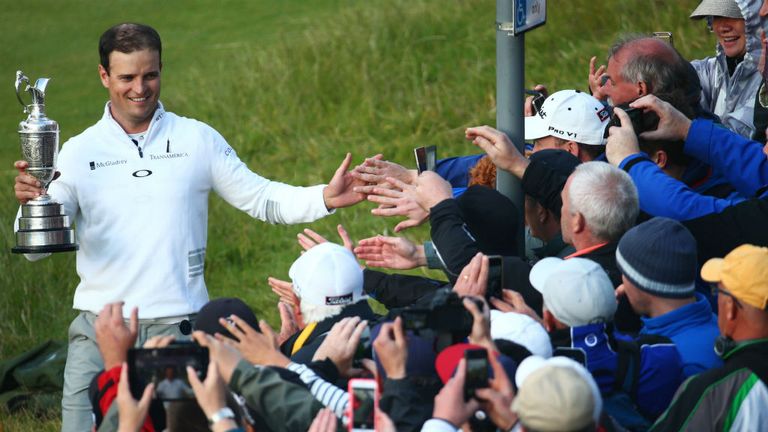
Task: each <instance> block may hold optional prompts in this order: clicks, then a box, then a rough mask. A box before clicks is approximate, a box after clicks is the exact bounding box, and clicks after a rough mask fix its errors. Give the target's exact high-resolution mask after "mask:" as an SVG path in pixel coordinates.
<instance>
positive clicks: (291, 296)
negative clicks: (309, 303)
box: [267, 276, 299, 307]
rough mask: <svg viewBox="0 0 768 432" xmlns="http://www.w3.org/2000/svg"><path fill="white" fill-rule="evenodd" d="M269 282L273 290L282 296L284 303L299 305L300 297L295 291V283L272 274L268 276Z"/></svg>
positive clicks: (281, 299)
mask: <svg viewBox="0 0 768 432" xmlns="http://www.w3.org/2000/svg"><path fill="white" fill-rule="evenodd" d="M267 283H268V284H269V287H270V288H272V292H273V293H275V294H277V296H278V297H280V301H281V302H282V303H285V304H287V305H289V306H291V307H298V306H299V298H298V297H297V296H296V293H295V292H293V284H291V283H290V282H288V281H284V280H280V279H277V278H273V277H271V276H270V277H268V278H267Z"/></svg>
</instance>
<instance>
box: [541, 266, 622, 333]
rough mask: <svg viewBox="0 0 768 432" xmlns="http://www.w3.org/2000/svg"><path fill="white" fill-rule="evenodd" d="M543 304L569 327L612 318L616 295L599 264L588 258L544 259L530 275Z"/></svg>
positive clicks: (607, 320)
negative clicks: (542, 299)
mask: <svg viewBox="0 0 768 432" xmlns="http://www.w3.org/2000/svg"><path fill="white" fill-rule="evenodd" d="M529 278H530V280H531V285H533V287H534V288H536V290H538V291H539V292H540V293H541V295H542V297H543V298H544V306H545V307H546V308H547V309H548V310H549V311H550V312H551V313H552V315H554V316H555V318H557V319H558V321H560V322H562V323H563V324H565V325H567V326H569V327H579V326H583V325H587V324H595V323H601V322H610V321H613V315H614V314H615V313H616V307H617V303H616V295H615V292H614V289H613V283H611V280H610V279H609V278H608V275H607V274H606V273H605V270H603V268H602V267H600V264H598V263H596V262H594V261H591V260H588V259H585V258H570V259H567V260H563V259H560V258H554V257H549V258H544V259H543V260H541V261H539V262H537V263H536V265H534V266H533V268H532V269H531V273H530V275H529Z"/></svg>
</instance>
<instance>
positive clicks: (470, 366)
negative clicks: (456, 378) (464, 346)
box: [464, 349, 489, 401]
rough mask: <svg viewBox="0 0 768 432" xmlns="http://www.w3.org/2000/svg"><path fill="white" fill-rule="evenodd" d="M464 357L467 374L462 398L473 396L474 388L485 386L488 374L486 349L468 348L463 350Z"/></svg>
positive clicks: (486, 385)
mask: <svg viewBox="0 0 768 432" xmlns="http://www.w3.org/2000/svg"><path fill="white" fill-rule="evenodd" d="M464 359H466V361H467V376H466V378H465V380H464V400H466V401H468V400H470V399H472V398H473V397H475V390H477V389H481V388H487V387H488V385H489V383H488V380H489V376H488V351H486V350H485V349H470V350H466V351H464Z"/></svg>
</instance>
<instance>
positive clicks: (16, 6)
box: [0, 0, 714, 430]
mask: <svg viewBox="0 0 768 432" xmlns="http://www.w3.org/2000/svg"><path fill="white" fill-rule="evenodd" d="M697 3H698V1H697V0H685V1H679V2H668V1H661V0H653V1H651V0H622V1H609V2H600V3H594V2H591V1H587V0H550V1H549V11H548V12H549V20H548V23H547V24H546V25H545V26H544V27H542V28H540V29H537V30H534V31H532V32H530V33H528V34H527V35H526V86H527V87H532V86H533V85H534V84H536V83H545V84H547V85H548V86H549V88H550V90H558V89H565V88H581V89H585V88H586V75H587V65H588V61H589V57H590V56H592V55H597V56H598V57H599V58H601V59H602V58H604V57H605V53H606V52H607V49H608V47H609V45H610V44H611V42H612V41H613V40H614V39H615V37H616V36H617V35H618V34H619V33H622V32H630V31H633V32H650V31H658V30H665V31H672V32H674V34H675V44H676V46H677V47H678V49H679V50H680V51H681V52H682V53H683V55H685V56H686V57H688V58H701V57H704V56H706V55H709V54H710V53H711V52H712V51H713V47H714V40H713V39H712V36H711V35H710V34H709V33H708V32H707V31H706V29H705V28H704V26H703V24H701V23H696V22H691V21H690V20H689V19H688V18H687V15H688V14H689V13H690V11H691V10H693V8H694V7H695V5H696V4H697ZM0 10H3V12H2V14H0V28H2V29H3V32H2V35H1V36H0V58H1V59H2V60H1V61H0V78H1V79H0V83H6V84H3V85H4V87H0V101H2V103H0V142H2V143H3V144H2V146H0V184H4V185H6V186H5V187H0V221H4V222H3V223H0V239H2V244H3V245H4V248H5V250H6V251H7V250H8V249H10V247H11V246H12V245H13V244H14V235H13V231H12V225H11V223H12V221H13V217H14V215H15V212H16V209H17V206H16V204H15V199H14V197H13V191H12V184H13V177H14V176H15V173H14V171H13V170H12V169H11V166H12V161H13V160H16V159H18V158H19V156H20V152H19V149H18V137H17V135H16V129H17V125H18V122H19V121H20V120H22V119H23V117H24V116H23V115H22V113H21V107H20V106H19V105H18V103H17V102H16V100H15V95H14V94H13V90H12V89H11V79H12V77H13V76H14V73H15V71H16V69H18V68H22V69H23V70H24V71H25V72H26V73H27V74H28V76H30V77H31V78H33V79H34V78H37V77H40V76H49V77H52V78H53V80H52V81H51V84H50V91H49V95H48V105H49V108H48V114H49V116H50V117H51V118H54V119H56V120H57V121H58V122H59V123H60V125H61V129H62V142H64V141H65V140H66V139H67V138H69V137H71V136H73V135H75V134H77V133H79V132H80V131H82V130H83V129H84V128H85V127H87V126H89V125H91V124H92V123H94V122H95V121H96V120H97V119H98V118H99V117H100V115H101V113H102V110H103V105H104V102H105V100H106V92H105V91H104V90H103V89H102V87H101V84H100V83H99V81H98V79H97V75H96V66H97V63H98V57H97V53H96V44H97V40H98V36H99V35H100V34H101V32H102V31H103V30H104V29H106V28H107V27H109V26H110V25H112V24H114V23H117V22H121V21H139V22H146V23H149V24H151V25H153V26H155V27H156V28H157V29H158V30H159V32H160V34H161V35H162V37H163V42H164V52H163V61H164V62H163V63H164V69H163V82H164V85H163V95H162V100H163V102H164V103H165V105H166V107H167V108H168V109H169V110H171V111H174V112H176V113H178V114H181V115H184V116H187V117H193V118H197V119H200V120H202V121H205V122H207V123H209V124H211V125H212V126H214V127H215V128H216V129H218V130H219V131H220V132H221V133H222V134H223V135H224V136H225V137H226V138H227V139H228V140H229V142H230V144H231V145H232V146H233V147H234V148H235V149H236V150H237V151H238V154H239V155H240V157H241V158H242V159H243V160H244V161H246V162H247V163H248V165H249V166H250V167H251V168H252V169H254V170H255V171H257V172H259V173H260V174H262V175H264V176H267V177H270V178H273V179H278V180H281V181H284V182H287V183H292V184H314V183H318V182H326V181H327V180H328V179H329V178H330V176H331V175H332V173H333V171H334V170H335V168H336V166H337V165H338V163H339V162H340V161H341V159H342V157H343V155H344V153H345V152H347V151H351V152H352V153H353V154H354V156H355V161H356V162H358V161H360V160H361V158H362V157H364V156H368V155H373V154H375V153H379V152H381V153H384V154H385V155H386V157H387V158H389V159H391V160H394V161H397V162H400V163H403V164H407V165H410V164H411V163H412V162H411V159H412V156H411V149H412V148H413V147H415V146H419V145H425V144H437V145H438V146H439V154H440V155H441V156H447V155H454V154H466V153H470V152H475V149H474V148H472V147H471V146H470V145H468V144H467V143H466V142H465V141H464V140H463V130H464V128H465V127H467V126H472V125H477V124H491V125H492V124H494V123H495V99H496V97H495V31H494V22H495V2H494V1H491V0H453V1H452V0H407V1H406V0H391V1H384V0H370V1H367V2H355V1H351V0H348V1H342V0H279V1H277V0H275V1H266V0H248V1H244V0H239V1H233V0H230V1H218V2H214V1H180V0H174V1H165V2H157V1H148V0H140V1H131V2H110V3H108V4H107V3H96V2H93V1H83V0H79V1H67V2H61V1H54V0H47V1H39V2H36V5H35V6H34V7H30V6H29V5H28V4H26V3H21V2H12V1H10V0H2V1H0ZM370 208H371V206H370V205H366V204H363V205H361V206H358V207H356V208H353V209H345V210H341V211H339V212H337V213H336V214H335V215H333V216H331V217H328V218H326V219H324V220H321V221H318V222H316V223H314V224H312V225H311V226H312V227H313V228H314V229H316V230H317V231H319V232H321V233H324V234H327V235H331V236H332V237H334V238H335V229H334V227H335V225H336V224H338V223H343V224H344V225H345V226H346V227H347V229H348V231H349V232H350V233H351V234H352V235H353V236H354V237H355V238H358V239H359V238H364V237H368V236H371V235H374V234H376V233H385V232H388V230H391V228H392V227H394V224H395V221H394V220H391V219H380V218H374V217H371V216H370V213H369V210H370ZM302 228H303V226H289V227H284V226H270V225H267V224H264V223H261V222H259V221H254V220H251V219H250V218H249V217H248V216H247V215H245V214H243V213H241V212H239V211H237V210H235V209H233V208H231V207H229V206H228V205H227V204H226V203H224V202H223V201H222V200H221V199H219V198H218V197H215V196H214V197H212V198H211V206H210V224H209V245H208V256H207V260H206V275H205V276H206V280H207V284H208V287H209V291H210V294H211V296H212V297H218V296H238V297H242V298H244V299H245V300H246V301H247V302H248V303H249V304H251V305H252V306H253V307H254V308H255V309H256V310H257V312H258V313H259V315H260V316H263V317H266V318H267V319H268V320H269V321H270V323H271V324H273V325H277V324H278V322H277V315H276V313H275V309H274V304H275V300H276V299H275V298H274V296H273V295H272V293H271V292H270V291H269V288H268V286H267V284H266V278H267V276H269V275H273V276H276V277H279V278H287V271H288V267H289V266H290V263H291V262H292V261H293V260H294V259H295V258H296V257H297V256H298V253H299V247H298V246H297V244H296V242H295V234H296V233H297V232H299V231H300V230H301V229H302ZM407 235H408V236H409V237H411V238H413V239H416V240H422V239H424V238H425V237H426V236H427V235H428V231H427V230H426V229H425V228H421V229H417V230H413V231H410V232H408V233H407ZM76 284H77V275H76V274H75V271H74V254H59V255H57V256H54V257H51V258H49V259H47V260H45V261H42V262H37V263H29V262H27V261H26V260H25V259H24V258H22V257H20V256H16V255H11V254H10V253H0V318H2V319H0V334H1V335H2V337H0V359H6V358H9V357H11V356H13V355H16V354H18V353H20V352H23V351H24V350H26V349H28V348H30V347H32V346H34V345H36V344H37V343H39V342H41V341H44V340H46V339H50V338H54V339H64V338H65V337H66V330H67V326H68V323H69V322H70V321H71V319H72V318H73V317H74V315H75V312H74V311H73V310H72V309H71V302H72V296H73V292H74V288H75V286H76ZM3 417H5V419H3V420H0V421H1V422H2V423H0V425H2V424H4V425H5V428H6V429H5V430H28V429H31V426H30V425H32V424H34V423H35V422H36V420H37V419H39V417H37V416H35V415H27V416H20V417H14V418H10V417H8V416H7V415H5V414H2V413H0V419H2V418H3ZM55 417H56V415H53V418H55ZM45 427H48V428H51V430H54V429H55V428H56V420H53V421H48V422H47V423H46V426H45Z"/></svg>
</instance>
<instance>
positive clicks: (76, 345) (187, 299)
mask: <svg viewBox="0 0 768 432" xmlns="http://www.w3.org/2000/svg"><path fill="white" fill-rule="evenodd" d="M161 53H162V48H161V42H160V36H159V35H158V33H157V32H156V31H155V30H154V29H153V28H151V27H148V26H145V25H140V24H119V25H116V26H114V27H112V28H110V29H109V30H107V31H106V32H105V33H104V34H103V35H102V36H101V39H100V41H99V55H100V65H99V76H100V78H101V82H102V84H103V85H104V87H105V88H106V89H107V90H108V92H109V102H107V104H106V106H105V109H104V115H103V117H102V118H101V119H100V120H99V121H98V122H97V123H96V124H95V125H93V126H91V127H89V128H88V129H86V130H85V131H84V132H83V133H81V134H80V135H77V136H75V137H73V138H71V139H70V140H69V141H67V143H65V144H64V145H63V146H62V149H61V153H60V154H59V155H58V168H57V169H58V171H60V173H61V175H60V177H59V178H58V179H57V180H55V181H53V182H51V183H50V186H49V187H48V189H47V193H48V194H49V195H50V198H51V199H52V200H53V201H54V202H55V203H60V205H61V207H63V214H64V215H65V216H67V217H68V218H69V220H71V221H74V223H75V231H76V233H77V235H76V242H75V241H74V239H72V238H69V237H67V238H66V239H65V240H64V242H63V245H62V244H45V241H47V240H44V241H43V244H39V243H35V242H33V241H32V240H28V239H27V237H30V236H33V237H35V239H37V237H39V234H34V233H33V234H34V235H31V234H24V235H23V236H19V235H17V247H16V248H14V251H16V252H24V253H27V258H29V259H30V260H36V259H39V258H41V257H43V256H46V255H47V254H41V253H35V254H30V252H46V251H48V252H57V251H64V250H74V249H76V248H77V247H78V246H79V250H78V251H77V273H78V275H79V276H80V283H79V284H78V286H77V289H76V291H75V298H74V308H75V309H77V310H79V311H80V314H79V315H78V316H77V317H76V318H75V320H74V321H73V322H72V324H71V326H70V328H69V355H68V358H67V365H66V369H65V377H64V397H63V400H62V410H63V414H62V416H63V421H62V429H63V430H64V431H83V430H90V428H91V424H92V418H91V405H90V402H89V400H88V395H87V390H88V385H89V383H90V381H91V379H92V378H93V376H94V375H95V374H96V373H97V372H98V371H99V370H101V369H102V368H103V367H104V365H102V360H101V357H100V355H99V351H98V347H97V346H96V343H95V336H94V328H93V323H94V320H95V319H96V316H97V314H98V313H99V312H100V311H101V310H102V308H104V307H105V305H107V304H108V303H110V302H115V301H123V302H125V307H124V308H123V313H124V319H126V320H127V319H128V318H129V316H130V315H131V311H132V310H133V309H134V308H136V307H138V308H139V310H140V312H141V316H140V317H139V318H140V319H139V324H140V328H139V331H138V334H139V340H138V341H137V343H138V344H141V343H143V341H144V339H146V338H149V337H151V336H154V335H157V334H173V335H177V336H181V335H183V334H189V332H190V330H191V322H194V318H195V313H196V312H197V311H198V310H199V309H200V308H201V307H202V306H203V305H204V304H205V303H206V302H207V301H208V294H207V290H206V286H205V281H204V280H203V265H204V262H205V251H206V241H207V223H208V194H209V192H210V191H211V190H213V191H215V192H216V193H217V194H219V195H220V196H221V197H222V198H223V199H224V200H225V201H227V202H228V203H230V204H231V205H233V206H234V207H237V208H239V209H241V210H243V211H245V212H247V213H248V214H250V215H251V216H253V217H254V218H258V219H261V220H264V221H267V222H270V223H281V224H291V223H302V222H310V221H313V220H316V219H319V218H321V217H323V216H325V215H328V214H330V213H331V212H332V210H333V209H334V208H341V207H346V206H350V205H353V204H355V203H357V202H359V201H361V200H362V199H363V196H362V195H360V194H357V193H354V192H353V190H352V188H353V186H355V184H354V181H353V180H352V178H351V176H350V175H349V173H348V172H347V171H348V169H349V166H350V162H351V155H349V154H347V156H346V158H345V159H344V161H343V162H342V164H341V166H340V167H339V169H338V170H337V171H336V173H335V174H334V176H333V178H332V179H331V181H330V182H329V184H328V185H317V186H311V187H294V186H289V185H286V184H282V183H278V182H274V181H270V180H267V179H265V178H263V177H261V176H259V175H258V174H255V173H254V172H252V171H251V170H250V169H248V167H247V166H246V165H245V164H244V163H243V162H242V161H240V159H239V158H238V157H237V154H236V153H235V151H234V150H233V149H232V148H231V147H230V146H229V145H228V144H227V142H226V141H225V140H224V138H223V137H222V136H221V135H220V134H219V133H218V132H216V130H214V129H213V128H211V127H210V126H208V125H206V124H204V123H202V122H199V121H196V120H193V119H189V118H184V117H180V116H178V115H176V114H173V113H171V112H168V111H165V109H164V107H163V105H162V103H160V101H159V96H160V81H161V69H162V61H161ZM38 82H39V81H38ZM43 87H44V86H43ZM17 89H18V83H17ZM34 89H35V88H34V87H33V88H32V90H33V96H34ZM39 93H43V91H39ZM40 99H41V100H40V102H41V101H42V98H40ZM33 102H34V101H33ZM33 105H34V104H33ZM20 133H21V130H20ZM56 133H57V134H58V131H57V132H56ZM24 139H25V138H24V136H23V134H22V147H25V146H27V147H29V146H30V145H31V144H30V142H27V143H25V142H24ZM56 143H58V137H57V141H56ZM35 145H37V144H35ZM54 150H55V149H54ZM24 154H25V156H26V155H27V151H26V150H25V151H24ZM25 159H27V160H25V161H18V162H16V163H15V166H16V168H17V169H18V170H19V175H18V177H16V183H15V193H16V198H17V199H18V201H19V202H20V203H21V204H23V205H26V206H34V204H35V202H33V201H39V197H40V196H41V195H42V194H44V193H45V192H46V191H45V190H43V186H45V184H44V183H45V182H41V180H40V176H37V177H36V176H33V175H30V173H31V172H32V168H34V166H35V163H34V161H33V160H31V159H30V158H26V157H25ZM53 160H54V163H55V162H56V160H55V157H54V158H53ZM28 168H29V171H30V172H27V169H28ZM54 170H55V169H53V170H52V171H54ZM51 177H52V174H51ZM46 202H48V201H46ZM26 206H23V208H26ZM37 207H39V205H37ZM28 213H30V211H27V210H24V211H21V212H20V216H21V217H20V218H19V219H18V220H17V224H18V227H19V233H24V232H26V231H25V230H28V229H31V228H29V227H28V225H30V222H26V221H24V219H25V217H26V215H27V214H28ZM32 213H34V212H32ZM30 214H31V213H30ZM33 216H34V214H33ZM58 217H59V218H61V216H58ZM22 222H24V223H22ZM68 223H69V222H68V221H67V220H65V221H64V223H63V224H64V225H67V226H66V227H65V228H64V230H65V231H66V229H67V228H68ZM38 225H39V222H38ZM25 227H26V228H25ZM33 231H34V230H33ZM42 231H45V230H42ZM24 236H26V237H24ZM35 241H37V240H35Z"/></svg>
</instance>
